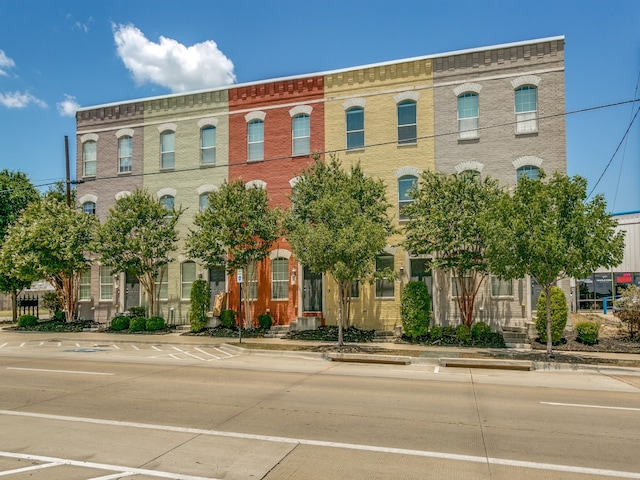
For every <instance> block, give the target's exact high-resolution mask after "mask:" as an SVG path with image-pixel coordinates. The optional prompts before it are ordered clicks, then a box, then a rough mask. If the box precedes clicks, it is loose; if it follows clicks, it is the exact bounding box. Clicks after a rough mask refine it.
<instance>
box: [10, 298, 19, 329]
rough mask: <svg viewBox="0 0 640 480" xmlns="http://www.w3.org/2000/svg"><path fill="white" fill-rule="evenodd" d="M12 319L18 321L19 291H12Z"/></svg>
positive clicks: (14, 321)
mask: <svg viewBox="0 0 640 480" xmlns="http://www.w3.org/2000/svg"><path fill="white" fill-rule="evenodd" d="M11 319H12V320H13V323H16V322H17V321H18V291H17V290H12V291H11Z"/></svg>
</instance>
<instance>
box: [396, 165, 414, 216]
mask: <svg viewBox="0 0 640 480" xmlns="http://www.w3.org/2000/svg"><path fill="white" fill-rule="evenodd" d="M417 183H418V177H415V176H414V175H404V176H402V177H400V178H398V212H399V215H400V217H399V218H400V220H401V221H402V220H409V217H408V216H407V215H405V214H403V213H402V210H403V209H404V207H406V206H407V205H410V204H411V203H413V198H412V197H411V196H410V195H409V190H411V189H412V188H413V187H415V186H416V185H417Z"/></svg>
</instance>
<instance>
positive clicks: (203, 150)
mask: <svg viewBox="0 0 640 480" xmlns="http://www.w3.org/2000/svg"><path fill="white" fill-rule="evenodd" d="M205 131H213V142H212V144H211V145H205V143H204V142H205V135H204V134H205ZM217 144H218V129H217V128H216V127H215V125H205V126H203V127H202V128H201V129H200V165H205V166H208V165H215V164H216V152H217ZM209 156H210V157H211V159H209V158H208V157H209ZM205 158H207V160H208V161H205Z"/></svg>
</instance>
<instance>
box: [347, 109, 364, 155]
mask: <svg viewBox="0 0 640 480" xmlns="http://www.w3.org/2000/svg"><path fill="white" fill-rule="evenodd" d="M346 114H347V150H352V149H356V148H364V108H362V107H353V108H350V109H349V110H347V112H346Z"/></svg>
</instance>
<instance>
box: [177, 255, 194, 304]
mask: <svg viewBox="0 0 640 480" xmlns="http://www.w3.org/2000/svg"><path fill="white" fill-rule="evenodd" d="M180 277H181V279H180V298H182V299H183V300H185V299H186V300H188V299H189V298H191V285H193V282H194V281H195V280H196V264H195V262H192V261H188V262H183V263H182V265H181V266H180Z"/></svg>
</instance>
